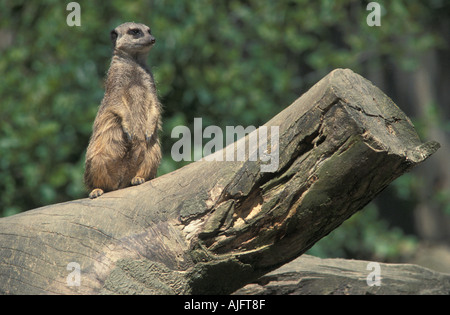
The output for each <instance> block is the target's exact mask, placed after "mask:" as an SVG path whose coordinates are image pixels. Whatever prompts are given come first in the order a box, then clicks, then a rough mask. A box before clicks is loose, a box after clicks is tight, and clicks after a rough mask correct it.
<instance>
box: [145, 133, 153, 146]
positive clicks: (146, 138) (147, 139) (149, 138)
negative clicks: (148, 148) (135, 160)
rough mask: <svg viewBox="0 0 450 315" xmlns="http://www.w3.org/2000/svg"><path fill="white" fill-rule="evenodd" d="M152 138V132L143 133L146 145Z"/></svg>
mask: <svg viewBox="0 0 450 315" xmlns="http://www.w3.org/2000/svg"><path fill="white" fill-rule="evenodd" d="M152 137H153V133H152V132H148V131H146V132H145V141H147V143H150V140H151V139H152Z"/></svg>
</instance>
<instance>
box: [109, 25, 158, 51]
mask: <svg viewBox="0 0 450 315" xmlns="http://www.w3.org/2000/svg"><path fill="white" fill-rule="evenodd" d="M111 41H112V43H113V45H114V50H119V51H123V52H125V53H127V54H130V55H132V56H133V55H136V56H142V55H146V54H147V53H148V52H149V51H150V49H151V48H152V46H153V44H154V43H155V41H156V39H155V38H154V37H153V36H152V33H151V30H150V27H148V26H147V25H144V24H141V23H131V22H128V23H124V24H121V25H119V26H117V27H116V28H115V29H113V30H112V31H111Z"/></svg>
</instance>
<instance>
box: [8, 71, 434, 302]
mask: <svg viewBox="0 0 450 315" xmlns="http://www.w3.org/2000/svg"><path fill="white" fill-rule="evenodd" d="M265 126H267V127H270V126H278V127H279V141H275V142H273V143H270V151H271V152H275V151H276V150H278V152H279V165H278V168H277V170H276V171H275V172H261V167H262V166H263V165H265V164H266V162H264V161H251V160H248V159H247V160H244V161H234V162H225V161H212V162H211V161H204V160H202V161H198V162H195V163H192V164H190V165H188V166H185V167H183V168H181V169H179V170H176V171H174V172H172V173H170V174H166V175H164V176H161V177H159V178H156V179H154V180H152V181H151V182H148V183H144V184H142V185H140V186H137V187H132V188H127V189H123V190H118V191H114V192H110V193H107V194H105V195H103V196H101V197H100V198H97V199H94V200H90V199H81V200H75V201H70V202H66V203H62V204H56V205H51V206H47V207H43V208H39V209H35V210H31V211H27V212H25V213H22V214H18V215H15V216H11V217H7V218H2V219H0V293H6V294H73V293H79V294H205V293H210V294H228V293H231V292H234V291H235V290H237V289H238V288H241V287H242V286H243V285H245V284H247V283H249V282H250V281H252V280H255V279H257V278H258V277H260V276H261V275H263V274H265V273H267V272H270V271H272V270H274V269H276V268H277V267H279V266H281V265H283V264H285V263H286V262H289V261H291V260H293V259H294V258H296V257H298V256H299V255H301V254H302V253H304V252H305V251H306V250H307V249H309V248H310V247H311V246H312V245H313V244H314V243H315V242H317V241H318V240H319V239H320V238H322V237H323V236H325V235H327V234H328V233H329V232H331V231H332V230H333V229H335V228H337V227H338V226H339V225H340V224H341V223H342V222H343V221H344V220H346V219H347V218H349V217H350V216H351V215H352V214H354V213H355V212H356V211H358V210H360V209H361V208H362V207H363V206H364V205H366V204H367V203H368V202H370V200H372V199H373V198H374V197H375V196H376V195H377V194H378V193H379V192H380V191H381V190H383V189H384V188H385V187H386V186H387V185H388V184H389V183H390V182H391V181H393V180H394V179H395V178H397V177H398V176H400V175H401V174H403V173H404V172H407V171H409V170H410V169H411V168H412V167H414V166H416V165H417V164H419V163H421V162H423V161H424V160H425V159H426V158H427V157H429V156H430V155H431V154H432V153H434V152H435V151H436V150H437V148H438V147H439V145H438V144H437V143H436V142H433V141H432V142H427V143H422V142H421V141H420V139H419V137H418V136H417V133H416V132H415V130H414V127H413V126H412V124H411V122H410V120H409V119H408V117H406V115H405V114H404V113H403V112H402V111H401V110H400V109H399V108H398V107H397V106H396V105H395V104H394V103H393V102H392V100H391V99H389V98H388V97H387V96H386V95H385V94H384V93H383V92H381V91H380V90H379V89H378V88H377V87H375V86H374V85H372V84H371V83H370V82H369V81H368V80H366V79H364V78H363V77H361V76H359V75H358V74H355V73H354V72H352V71H351V70H348V69H345V70H343V69H337V70H334V71H333V72H331V73H330V74H328V75H327V76H326V77H324V78H323V79H322V80H321V81H320V82H318V83H317V84H316V85H314V86H313V87H312V88H311V89H310V90H309V91H308V92H307V93H305V94H303V95H302V96H301V97H300V98H299V99H298V100H296V101H295V102H294V103H293V104H292V105H290V106H289V107H288V108H286V109H285V110H283V111H282V112H281V113H280V114H278V115H277V116H275V117H274V118H273V119H271V120H270V121H269V122H268V123H267V124H266V125H265ZM255 132H259V131H255ZM248 138H249V137H246V138H242V139H241V140H239V141H241V142H242V141H247V140H248ZM239 141H238V143H239ZM247 142H248V145H249V146H250V148H249V151H248V155H251V154H253V152H256V151H257V150H258V147H257V145H258V144H257V145H256V146H255V145H251V143H250V141H247ZM259 145H261V143H259ZM232 147H234V146H229V147H227V148H225V149H224V150H223V151H220V152H216V153H215V155H216V156H220V155H225V152H226V151H227V150H230V149H231V148H232ZM71 262H74V263H76V264H78V265H79V266H80V285H79V286H78V285H75V286H69V285H68V282H67V279H68V276H70V275H71V272H72V271H73V270H72V269H70V268H69V269H68V264H70V263H71Z"/></svg>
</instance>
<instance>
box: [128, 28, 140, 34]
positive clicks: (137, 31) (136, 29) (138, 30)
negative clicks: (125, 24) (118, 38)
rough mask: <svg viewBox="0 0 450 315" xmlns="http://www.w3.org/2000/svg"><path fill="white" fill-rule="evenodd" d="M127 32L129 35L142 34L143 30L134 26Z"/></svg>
mask: <svg viewBox="0 0 450 315" xmlns="http://www.w3.org/2000/svg"><path fill="white" fill-rule="evenodd" d="M127 34H129V35H139V34H141V30H140V29H138V28H132V29H129V30H128V32H127Z"/></svg>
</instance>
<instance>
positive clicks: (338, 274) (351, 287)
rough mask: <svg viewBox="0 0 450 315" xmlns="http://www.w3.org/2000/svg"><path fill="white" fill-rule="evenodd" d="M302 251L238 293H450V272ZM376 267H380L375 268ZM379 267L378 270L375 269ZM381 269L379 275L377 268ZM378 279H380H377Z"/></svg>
mask: <svg viewBox="0 0 450 315" xmlns="http://www.w3.org/2000/svg"><path fill="white" fill-rule="evenodd" d="M372 264H373V262H370V261H363V260H348V259H335V258H329V259H320V258H318V257H314V256H309V255H302V256H301V257H299V258H297V259H295V260H293V261H292V262H290V263H288V264H286V265H284V266H282V267H280V268H279V269H277V270H274V271H272V272H270V273H268V274H266V275H264V276H262V277H261V278H260V279H258V280H257V281H255V282H254V283H251V284H247V285H246V286H245V287H243V288H241V289H239V290H237V291H236V292H234V294H238V295H244V294H245V295H288V294H290V295H311V294H312V295H325V294H326V295H367V294H368V295H393V294H403V295H404V294H408V295H418V294H419V295H430V294H433V295H449V294H450V275H449V274H445V273H440V272H437V271H433V270H430V269H427V268H424V267H420V266H417V265H411V264H386V263H379V266H377V267H374V266H373V265H372ZM375 268H377V269H375ZM376 270H377V271H376ZM375 271H376V272H379V274H378V275H379V278H376V275H375V273H374V272H375ZM377 280H379V282H378V281H377Z"/></svg>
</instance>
